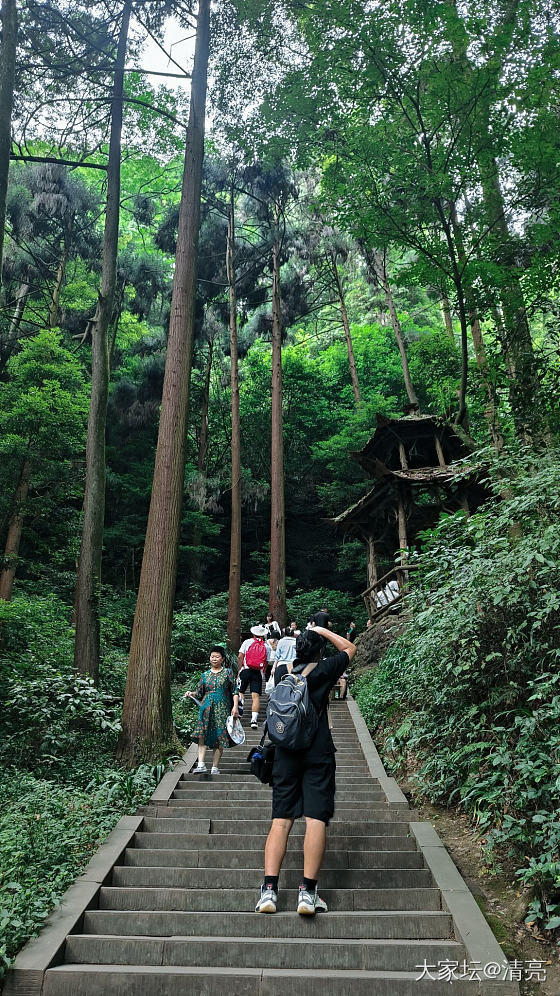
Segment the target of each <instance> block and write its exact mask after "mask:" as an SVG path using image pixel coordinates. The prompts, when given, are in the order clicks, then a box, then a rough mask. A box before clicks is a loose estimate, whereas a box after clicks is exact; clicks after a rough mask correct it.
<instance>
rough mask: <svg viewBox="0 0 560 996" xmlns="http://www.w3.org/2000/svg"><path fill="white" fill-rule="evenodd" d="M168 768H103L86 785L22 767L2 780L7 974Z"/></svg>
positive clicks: (1, 942) (0, 875)
mask: <svg viewBox="0 0 560 996" xmlns="http://www.w3.org/2000/svg"><path fill="white" fill-rule="evenodd" d="M163 770H164V767H163V766H157V767H151V766H149V765H142V766H141V767H139V768H137V769H136V771H124V770H116V769H110V768H100V769H98V770H97V771H95V772H94V773H92V777H91V778H90V781H89V783H88V782H84V784H83V787H82V788H77V787H76V786H72V785H60V784H56V783H55V782H54V781H51V780H46V779H37V778H35V777H34V776H33V775H30V774H23V773H22V772H21V771H18V770H17V769H15V768H11V769H8V770H6V771H5V772H4V773H3V775H2V779H1V781H0V896H1V899H0V977H1V976H2V974H3V972H4V970H5V969H6V968H7V967H8V966H9V964H10V962H11V960H12V959H13V957H14V955H15V954H16V953H17V951H18V950H19V948H20V947H22V946H23V944H25V942H26V941H27V940H28V938H29V937H30V936H32V935H33V934H34V933H36V931H37V930H38V929H39V927H40V926H41V924H42V923H43V921H44V920H45V919H46V917H47V916H48V914H49V912H50V910H51V909H52V907H53V906H55V905H56V904H57V903H58V901H59V900H60V898H61V896H62V895H63V893H64V892H65V891H66V889H67V888H68V886H69V885H70V884H71V883H72V882H73V880H74V879H75V877H76V876H77V875H78V874H79V873H80V872H81V871H82V869H83V868H84V866H85V864H86V863H87V862H88V860H89V859H90V857H91V856H92V854H93V853H94V852H95V850H96V848H97V846H98V844H99V843H100V841H101V840H102V839H103V838H104V837H105V836H106V835H107V834H108V833H109V832H110V830H112V828H113V827H114V825H115V824H116V823H117V821H118V820H119V819H120V817H121V816H122V815H124V814H125V813H133V812H134V811H135V809H136V808H137V806H138V805H140V804H142V803H145V802H147V801H148V799H149V798H150V795H151V794H152V792H153V791H154V788H155V786H156V784H157V782H158V780H159V779H160V778H161V775H162V774H163Z"/></svg>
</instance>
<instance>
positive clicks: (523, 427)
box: [478, 152, 544, 441]
mask: <svg viewBox="0 0 560 996" xmlns="http://www.w3.org/2000/svg"><path fill="white" fill-rule="evenodd" d="M478 165H479V169H480V174H481V186H482V194H483V201H484V213H485V219H486V225H487V227H488V230H489V231H491V232H493V235H494V239H495V241H496V242H497V243H499V246H498V249H499V255H500V259H501V263H502V266H503V267H504V268H506V269H507V271H508V273H507V279H506V280H505V281H504V282H503V283H502V285H501V288H500V303H501V306H502V317H503V325H504V329H505V336H504V339H503V342H504V346H505V351H506V355H505V363H506V368H507V369H508V370H509V373H510V380H509V395H510V399H511V407H512V413H513V418H514V421H515V424H516V428H517V432H518V434H519V435H520V436H521V437H522V438H524V439H525V440H526V441H531V440H532V439H534V438H537V439H538V438H539V437H540V436H541V435H542V430H543V424H542V423H543V412H544V402H543V399H542V389H541V384H540V381H539V377H538V370H537V361H536V357H535V352H534V349H533V341H532V338H531V330H530V328H529V320H528V318H527V310H526V307H525V298H524V294H523V288H522V286H521V281H520V279H519V277H518V276H517V266H516V263H515V260H514V259H513V254H514V250H513V247H512V240H511V235H510V232H509V230H508V226H507V220H506V212H505V204H504V198H503V194H502V191H501V188H500V181H499V177H498V164H497V162H496V159H495V158H494V157H493V156H492V155H491V154H487V153H485V152H480V153H479V162H478Z"/></svg>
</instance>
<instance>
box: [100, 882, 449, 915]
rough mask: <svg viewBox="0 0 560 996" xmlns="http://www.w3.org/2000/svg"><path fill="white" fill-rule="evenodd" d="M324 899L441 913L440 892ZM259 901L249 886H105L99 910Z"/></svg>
mask: <svg viewBox="0 0 560 996" xmlns="http://www.w3.org/2000/svg"><path fill="white" fill-rule="evenodd" d="M321 896H322V898H323V899H324V900H325V902H326V903H327V905H328V907H329V910H333V911H335V912H336V911H337V910H355V911H359V910H394V911H397V910H440V909H441V896H440V892H439V889H431V888H408V889H407V888H403V889H395V888H393V889H383V888H380V889H344V890H341V889H323V888H321ZM257 899H258V887H257V888H253V889H248V888H247V887H246V884H245V883H244V886H243V887H242V888H237V889H216V888H214V889H210V888H208V889H173V888H153V889H147V888H134V887H132V886H128V887H126V888H125V887H118V886H108V885H106V886H103V887H102V888H101V889H100V893H99V908H100V909H110V910H185V911H191V912H195V911H196V910H204V911H206V912H211V911H213V910H216V911H217V912H220V913H222V912H228V911H231V912H239V913H243V912H244V913H252V912H253V911H254V909H255V903H256V902H257ZM296 901H297V896H296V890H295V888H294V889H293V890H289V889H286V890H283V891H282V892H280V894H279V900H278V909H279V910H290V909H294V908H295V903H296Z"/></svg>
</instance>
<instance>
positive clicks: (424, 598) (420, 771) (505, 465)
mask: <svg viewBox="0 0 560 996" xmlns="http://www.w3.org/2000/svg"><path fill="white" fill-rule="evenodd" d="M485 457H486V459H487V460H488V461H491V457H490V455H489V454H485ZM480 472H481V473H482V474H483V475H484V473H485V471H484V464H481V468H480ZM486 474H487V480H486V483H487V486H488V487H489V488H490V489H491V490H492V491H493V497H492V498H491V499H490V500H489V501H488V502H487V503H486V505H485V506H483V507H482V508H481V509H480V510H479V511H478V512H477V513H476V514H475V515H472V516H471V517H470V518H469V519H467V520H466V519H465V517H464V515H463V514H460V513H458V514H456V515H454V516H444V517H443V518H442V520H441V523H440V524H439V525H438V527H437V528H436V529H435V530H434V531H433V532H432V533H430V534H427V535H426V536H425V539H424V547H423V552H422V556H421V558H420V561H419V565H420V566H419V568H418V570H417V571H416V572H415V573H414V579H415V580H414V583H413V588H412V593H411V596H410V604H411V609H412V613H413V618H412V620H411V622H410V624H409V625H408V627H407V629H406V631H405V633H404V634H403V636H402V637H401V638H400V639H399V640H398V641H397V642H396V643H395V644H394V645H393V646H392V647H391V648H390V650H389V651H388V653H387V654H386V655H385V657H384V659H383V660H382V661H381V663H380V665H379V667H378V668H376V669H375V671H371V672H369V673H368V674H367V675H366V676H365V677H364V678H363V679H361V680H360V682H359V683H358V686H357V688H356V689H355V691H356V695H357V699H358V703H359V705H360V708H361V709H362V712H363V714H364V716H365V718H366V720H367V722H368V725H369V726H370V728H372V729H377V731H378V739H380V740H381V741H382V742H383V750H384V755H385V758H386V760H387V761H388V763H389V764H390V765H391V767H393V768H395V767H407V766H409V767H410V768H411V769H412V772H413V773H412V777H413V778H414V780H415V782H416V784H417V787H418V791H419V792H420V793H424V794H425V795H426V796H428V797H429V798H430V799H432V800H434V801H440V802H446V801H451V802H457V801H458V802H460V804H461V805H462V806H463V807H464V808H465V810H466V811H467V812H469V814H470V815H471V817H472V818H473V820H474V821H475V822H476V824H477V825H478V827H479V828H480V830H481V832H483V833H484V837H485V841H486V849H487V853H488V856H489V859H493V860H497V859H498V858H499V857H500V856H501V855H509V856H510V857H513V858H515V860H516V862H517V863H518V866H519V869H518V872H517V874H518V877H519V879H520V881H522V882H523V883H524V884H526V885H531V886H532V887H533V888H534V890H535V892H536V904H535V906H534V907H533V913H535V915H536V913H538V915H539V916H541V917H542V918H543V920H544V921H546V923H549V922H552V919H551V915H552V914H553V915H554V916H556V914H557V913H558V908H557V907H558V902H559V899H560V862H559V859H558V853H559V848H560V821H559V820H558V812H559V809H560V673H559V669H558V663H559V659H560V594H559V590H560V531H559V528H558V527H559V523H560V505H559V502H558V494H559V493H560V453H558V452H557V451H555V452H549V453H547V457H546V461H544V460H543V459H542V458H541V456H540V455H537V454H535V453H531V452H522V453H519V454H516V455H508V456H504V457H502V459H500V460H499V461H498V462H497V463H496V465H495V466H493V467H492V468H491V470H490V472H489V473H488V471H486ZM535 911H536V912H535ZM548 929H552V928H548Z"/></svg>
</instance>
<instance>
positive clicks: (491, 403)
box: [450, 204, 504, 452]
mask: <svg viewBox="0 0 560 996" xmlns="http://www.w3.org/2000/svg"><path fill="white" fill-rule="evenodd" d="M450 210H451V224H452V227H453V237H454V239H455V245H456V246H457V256H458V260H459V265H460V267H461V277H462V280H463V285H464V288H465V302H466V306H467V311H468V316H469V324H470V327H471V336H472V341H473V346H474V353H475V356H476V365H477V367H478V372H479V374H480V379H481V381H482V386H483V388H484V391H485V393H486V398H487V401H486V406H485V409H484V417H485V419H486V422H487V423H488V430H489V432H490V438H491V440H492V445H493V447H494V449H495V450H496V452H499V451H500V450H501V449H502V448H503V445H504V439H503V436H502V433H501V431H500V427H499V420H498V406H497V399H496V391H495V388H494V384H493V383H492V378H491V376H490V369H489V367H488V358H487V356H486V349H485V347H484V339H483V337H482V329H481V327H480V320H479V317H478V311H477V307H476V301H475V296H474V291H473V288H472V285H471V283H470V281H469V279H468V276H467V273H466V268H467V253H466V250H465V242H464V239H463V231H462V228H461V224H460V222H459V218H458V216H457V208H456V206H455V204H451V205H450Z"/></svg>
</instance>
